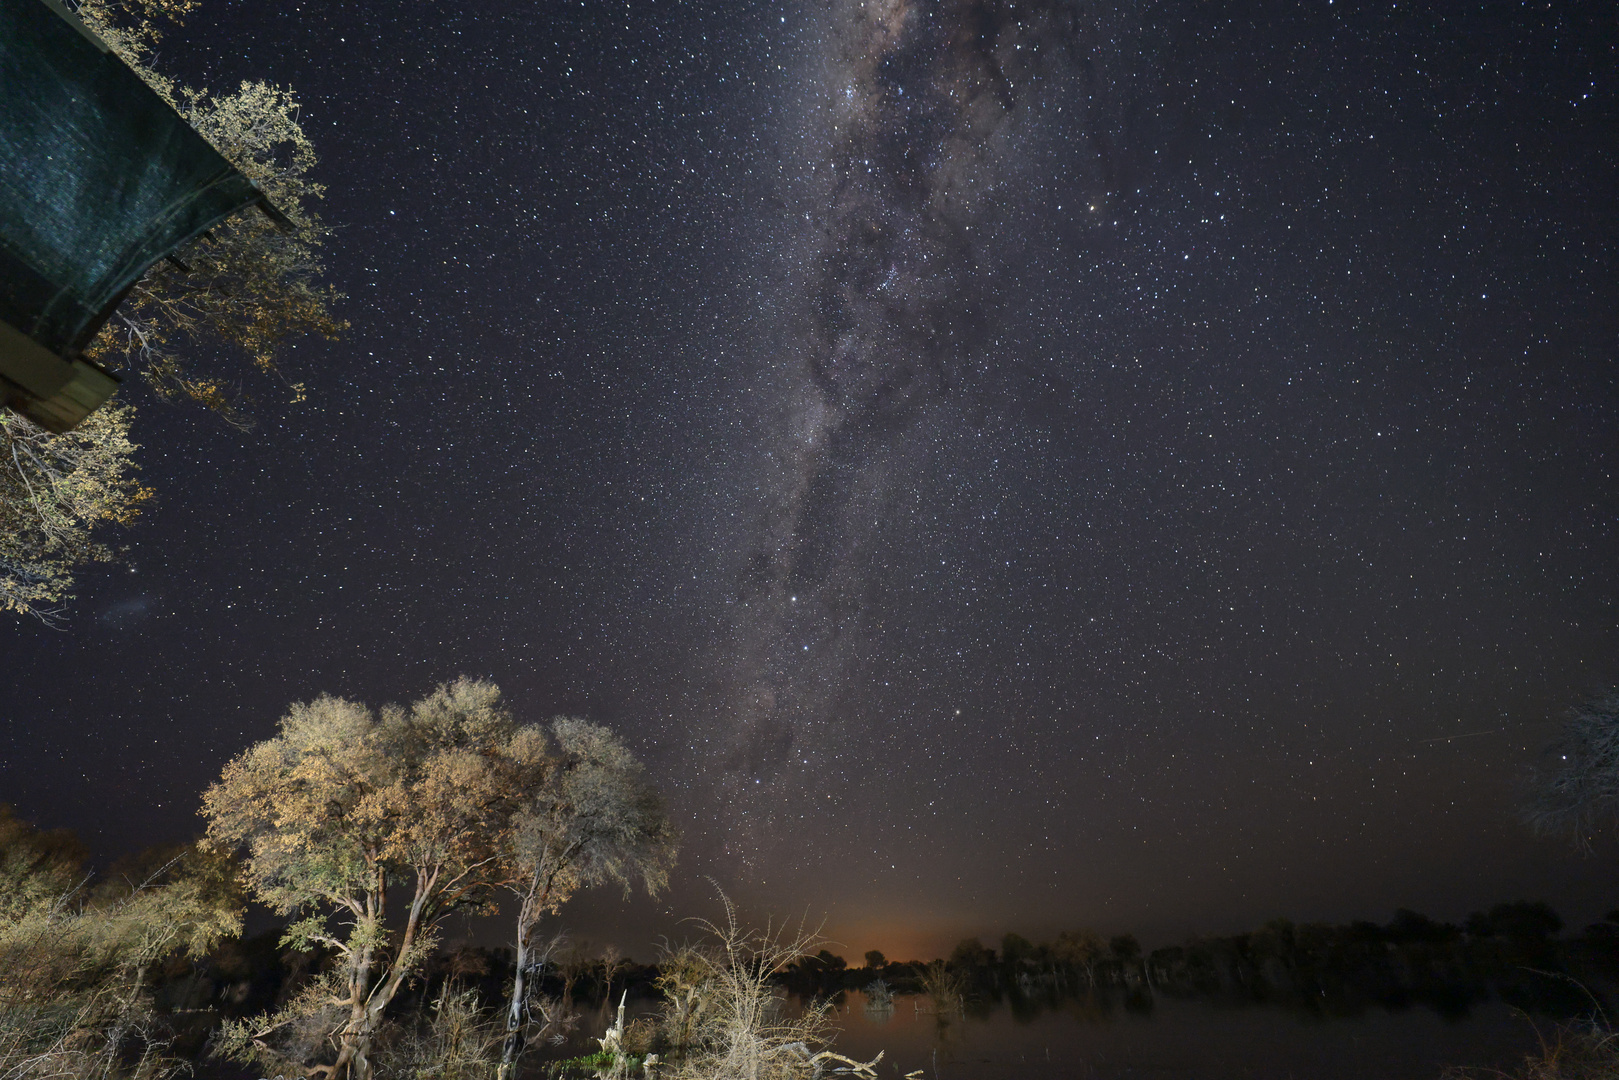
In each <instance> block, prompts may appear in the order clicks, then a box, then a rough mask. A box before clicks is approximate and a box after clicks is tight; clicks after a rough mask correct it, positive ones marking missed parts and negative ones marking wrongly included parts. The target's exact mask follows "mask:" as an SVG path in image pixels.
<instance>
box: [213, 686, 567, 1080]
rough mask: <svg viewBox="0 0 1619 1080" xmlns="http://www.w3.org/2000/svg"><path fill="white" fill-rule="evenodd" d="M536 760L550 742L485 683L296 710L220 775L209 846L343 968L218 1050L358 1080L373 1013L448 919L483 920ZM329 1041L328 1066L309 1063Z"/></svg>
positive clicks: (539, 768)
mask: <svg viewBox="0 0 1619 1080" xmlns="http://www.w3.org/2000/svg"><path fill="white" fill-rule="evenodd" d="M547 764H548V758H547V756H546V737H545V733H544V732H543V731H542V730H541V729H539V728H537V727H533V726H529V727H518V726H517V725H516V724H515V723H514V722H513V720H512V718H511V716H510V714H509V713H508V712H507V710H506V708H505V706H504V704H503V703H502V702H501V700H500V691H499V689H498V688H497V687H495V686H494V685H493V684H492V683H488V682H478V681H472V680H468V679H461V680H459V681H457V682H454V683H451V684H448V685H445V686H440V687H439V688H438V689H436V690H434V691H433V692H432V693H431V694H428V695H427V696H426V697H424V698H422V699H421V700H420V701H418V702H416V703H415V704H414V705H413V706H411V707H410V708H409V709H405V708H401V707H399V706H393V705H390V706H384V707H383V708H382V709H381V710H378V711H373V710H371V709H369V708H367V707H366V706H364V705H361V704H359V703H357V702H352V701H345V700H343V699H341V698H335V697H321V698H317V699H316V700H315V701H312V702H310V703H308V704H298V705H294V706H293V707H292V708H291V709H290V710H289V711H288V713H287V715H286V716H285V717H283V718H282V720H281V730H280V733H279V734H277V735H276V736H275V737H274V738H272V739H269V740H266V741H265V742H262V743H259V744H258V745H256V746H254V747H252V748H250V749H249V750H248V751H247V752H246V753H244V754H242V755H241V756H240V757H238V758H236V759H235V760H234V761H232V762H230V764H228V765H227V766H226V767H225V770H224V774H223V776H222V777H221V779H220V781H219V782H218V783H217V784H215V785H213V786H212V787H210V788H209V789H208V791H207V792H206V793H205V794H204V796H203V813H204V815H205V816H206V817H207V818H208V836H209V839H210V840H211V841H212V842H213V843H214V844H216V845H217V846H219V847H221V848H225V849H237V848H241V849H244V850H245V852H246V880H247V883H248V886H249V887H250V889H251V890H252V892H253V893H254V894H255V895H256V896H257V898H258V899H259V900H261V901H263V902H264V903H266V904H268V905H269V906H270V907H272V908H274V909H275V910H276V911H278V912H280V913H282V914H285V915H293V914H297V915H301V916H302V918H300V919H299V920H298V921H296V922H295V923H293V925H292V926H291V927H289V928H288V930H287V933H286V936H285V938H284V941H285V942H286V943H287V944H289V945H292V946H294V947H298V948H309V947H312V946H320V947H324V948H326V949H329V950H331V951H332V952H333V953H335V954H336V957H337V960H338V963H337V964H336V966H335V967H334V968H333V969H332V970H331V971H330V972H329V973H328V974H327V975H326V976H324V977H323V978H322V979H321V980H317V982H316V983H315V984H314V985H312V986H311V987H309V988H308V989H307V990H306V991H305V993H303V994H302V995H301V996H299V997H298V998H296V999H295V1000H294V1001H292V1002H291V1003H290V1004H289V1005H287V1006H286V1007H285V1008H283V1009H282V1010H280V1011H279V1012H277V1013H275V1014H272V1015H270V1016H265V1017H260V1018H257V1019H254V1020H250V1021H246V1022H242V1023H235V1024H230V1025H227V1027H226V1029H225V1032H224V1035H223V1037H222V1040H221V1049H222V1052H224V1053H226V1054H228V1055H231V1056H234V1057H236V1058H237V1059H239V1060H244V1061H245V1060H257V1061H260V1062H262V1063H264V1064H267V1065H270V1066H271V1067H274V1068H278V1069H283V1070H286V1069H293V1070H297V1071H301V1072H303V1073H305V1074H306V1075H309V1076H323V1077H327V1078H329V1080H339V1078H345V1077H354V1078H356V1080H367V1078H368V1077H370V1076H371V1074H372V1059H371V1053H372V1047H373V1044H374V1042H375V1040H376V1037H377V1035H378V1033H379V1031H380V1030H381V1027H382V1024H383V1013H384V1011H385V1010H386V1009H387V1007H388V1005H389V1003H390V1002H391V1001H393V999H394V997H395V996H396V995H397V993H398V991H399V989H400V987H401V986H402V985H403V984H404V982H405V980H406V979H407V978H409V977H410V975H411V974H412V972H414V971H416V970H418V968H419V967H420V965H421V963H422V961H423V960H424V959H426V958H427V957H428V956H429V955H431V953H432V951H433V948H434V946H435V944H436V942H437V931H438V929H439V927H440V926H441V925H442V923H443V921H444V920H445V919H446V918H448V917H449V916H450V915H451V914H452V913H455V912H479V911H483V912H487V911H490V910H492V909H493V899H494V892H495V889H496V888H497V887H498V886H500V885H502V884H504V883H505V882H506V881H508V880H509V879H510V877H511V870H510V857H509V851H510V848H511V839H512V838H511V828H512V816H513V814H514V812H515V811H516V810H517V808H518V807H519V806H520V805H521V801H522V797H523V796H524V794H525V793H527V792H529V791H531V790H533V789H534V788H535V787H536V786H537V785H538V784H539V783H540V782H541V780H542V779H543V775H544V771H545V768H546V766H547ZM396 898H397V899H400V900H402V901H403V903H402V905H401V907H400V908H399V909H396V908H395V906H394V905H395V901H396ZM328 1043H330V1045H333V1046H335V1048H336V1052H335V1058H334V1060H330V1061H322V1060H319V1059H321V1058H323V1057H327V1056H330V1055H329V1053H328V1050H327V1046H328Z"/></svg>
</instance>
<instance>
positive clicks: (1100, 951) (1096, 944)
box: [1054, 930, 1105, 989]
mask: <svg viewBox="0 0 1619 1080" xmlns="http://www.w3.org/2000/svg"><path fill="white" fill-rule="evenodd" d="M1054 951H1055V953H1056V958H1057V962H1058V963H1059V964H1063V965H1065V966H1067V967H1070V968H1079V969H1080V970H1082V971H1084V972H1085V981H1086V982H1088V983H1089V984H1090V985H1091V988H1092V989H1095V987H1096V965H1097V964H1098V963H1100V962H1101V960H1102V957H1103V955H1104V953H1105V949H1104V947H1103V945H1102V937H1101V935H1100V934H1098V933H1096V932H1095V931H1093V930H1064V931H1063V932H1062V933H1060V934H1058V935H1057V943H1056V945H1055V946H1054Z"/></svg>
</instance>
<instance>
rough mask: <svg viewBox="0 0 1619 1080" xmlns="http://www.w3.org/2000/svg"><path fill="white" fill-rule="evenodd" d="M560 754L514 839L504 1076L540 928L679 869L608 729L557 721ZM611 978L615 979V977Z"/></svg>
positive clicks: (644, 790)
mask: <svg viewBox="0 0 1619 1080" xmlns="http://www.w3.org/2000/svg"><path fill="white" fill-rule="evenodd" d="M551 733H552V734H553V735H554V736H555V739H556V748H555V751H554V752H553V754H552V759H551V761H550V763H549V765H548V767H547V768H545V769H544V770H543V773H542V776H541V778H540V780H539V782H538V783H537V784H536V785H535V786H534V787H533V788H532V789H531V790H530V791H529V792H528V793H527V794H526V795H525V798H524V800H523V803H522V806H521V808H520V809H519V810H518V812H517V815H516V817H515V818H514V820H513V828H512V831H511V847H510V857H511V870H512V873H511V877H510V880H509V882H508V888H510V890H511V891H512V892H513V893H515V894H516V896H517V900H518V908H517V958H516V959H517V972H516V974H515V975H514V976H513V983H512V994H511V998H510V1000H509V1002H508V1005H507V1011H506V1042H505V1046H504V1048H503V1049H502V1053H501V1075H502V1076H503V1077H504V1076H506V1075H509V1074H510V1073H511V1072H512V1071H513V1070H514V1069H515V1068H516V1065H517V1060H518V1057H519V1055H520V1054H521V1053H522V1050H523V1032H524V1029H525V1027H526V1025H527V1019H528V1018H527V1008H528V986H527V980H528V977H529V969H530V967H531V952H532V950H533V941H534V934H535V931H536V929H537V928H538V926H539V923H540V920H541V919H542V918H543V917H544V916H545V915H546V914H547V913H549V912H554V911H556V910H557V909H558V908H560V907H561V906H562V904H563V903H565V902H566V901H567V900H568V899H569V898H570V897H571V896H573V894H574V893H575V892H576V891H577V890H579V889H581V888H584V887H586V886H590V885H596V884H599V883H601V882H606V881H611V882H616V883H617V884H619V885H622V886H623V887H624V890H625V892H626V893H628V892H629V890H630V888H631V887H632V886H633V885H634V883H635V882H636V881H637V880H639V881H640V882H642V884H644V885H645V886H646V889H647V892H649V893H651V894H653V895H656V894H657V892H658V890H659V889H661V888H663V886H664V885H666V884H667V883H668V880H669V870H670V867H671V866H672V865H673V863H674V856H675V845H676V838H675V830H674V826H673V825H672V824H671V823H670V821H669V816H668V814H667V813H666V812H665V810H664V805H663V800H662V799H661V798H660V797H659V795H658V793H657V790H656V789H655V788H653V786H652V784H651V783H650V781H648V779H647V777H646V772H645V770H644V769H643V768H642V766H641V763H640V762H639V761H637V760H636V759H635V756H634V755H633V754H632V753H630V751H629V749H628V748H627V747H626V746H625V745H624V744H623V742H622V741H620V740H619V738H618V737H617V736H616V735H614V734H613V733H612V732H611V731H609V730H608V729H607V728H604V727H602V726H600V725H599V724H592V723H589V722H587V721H584V720H579V719H574V718H572V717H559V718H558V719H556V720H553V721H552V722H551ZM609 978H611V971H609Z"/></svg>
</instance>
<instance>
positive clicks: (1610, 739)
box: [1528, 689, 1619, 853]
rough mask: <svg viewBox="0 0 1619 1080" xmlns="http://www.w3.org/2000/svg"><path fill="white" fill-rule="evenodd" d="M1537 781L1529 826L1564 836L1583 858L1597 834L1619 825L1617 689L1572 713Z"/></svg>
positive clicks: (1602, 692)
mask: <svg viewBox="0 0 1619 1080" xmlns="http://www.w3.org/2000/svg"><path fill="white" fill-rule="evenodd" d="M1546 756H1547V758H1548V759H1549V760H1550V761H1551V767H1550V768H1549V769H1546V770H1543V771H1541V772H1539V773H1538V774H1537V775H1536V776H1535V782H1534V789H1533V795H1532V800H1531V803H1530V806H1529V810H1528V818H1529V822H1530V824H1531V825H1532V826H1534V828H1535V829H1536V830H1537V831H1539V832H1541V833H1546V834H1552V835H1557V834H1561V835H1564V836H1567V837H1568V838H1569V840H1570V841H1572V842H1573V844H1574V846H1575V847H1577V848H1579V849H1580V850H1582V851H1585V852H1587V853H1589V852H1590V850H1591V843H1592V840H1593V838H1594V836H1595V834H1596V833H1597V832H1599V831H1603V830H1606V829H1611V828H1613V827H1614V826H1616V825H1619V690H1613V689H1610V690H1603V691H1601V692H1600V693H1597V694H1595V695H1594V696H1592V697H1591V698H1590V699H1589V700H1587V701H1584V702H1582V703H1581V704H1579V705H1576V706H1575V707H1574V708H1572V709H1570V710H1569V711H1568V713H1567V715H1566V716H1565V718H1564V721H1563V728H1562V731H1561V732H1560V733H1559V735H1558V738H1557V741H1556V742H1554V743H1553V744H1552V746H1551V749H1550V751H1549V752H1548V753H1547V755H1546Z"/></svg>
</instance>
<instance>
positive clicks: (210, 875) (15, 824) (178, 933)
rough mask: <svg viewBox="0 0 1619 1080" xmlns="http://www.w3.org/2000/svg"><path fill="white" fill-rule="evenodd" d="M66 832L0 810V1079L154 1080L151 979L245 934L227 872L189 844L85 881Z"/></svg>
mask: <svg viewBox="0 0 1619 1080" xmlns="http://www.w3.org/2000/svg"><path fill="white" fill-rule="evenodd" d="M83 858H84V849H83V847H82V846H81V845H79V843H78V841H77V840H76V839H75V838H74V837H73V836H72V835H71V834H69V833H63V832H55V833H47V832H40V831H38V830H36V829H34V828H33V827H32V826H30V825H28V824H27V823H25V822H21V821H19V820H17V818H16V817H14V816H13V815H12V813H11V811H10V809H9V808H6V807H0V1075H4V1076H7V1077H30V1076H35V1077H46V1076H49V1077H73V1078H83V1080H90V1078H92V1077H95V1078H105V1077H107V1076H111V1075H114V1074H115V1073H116V1072H120V1071H123V1070H128V1072H129V1073H130V1074H131V1075H135V1076H141V1077H146V1078H150V1080H155V1078H158V1077H162V1076H166V1075H169V1074H172V1073H174V1072H177V1071H181V1069H182V1068H183V1065H182V1063H180V1062H178V1061H175V1060H173V1059H172V1058H170V1057H169V1056H168V1054H167V1047H168V1042H169V1038H168V1032H166V1031H165V1030H164V1029H163V1026H162V1024H161V1022H160V1019H159V1017H158V1015H157V1012H156V1010H155V1008H154V1006H153V1002H152V993H151V977H150V976H151V974H152V972H153V971H154V969H156V968H157V967H158V965H160V964H161V963H162V962H163V961H164V960H165V959H166V958H168V957H170V956H172V955H174V954H175V953H177V952H184V953H185V954H187V955H189V956H192V957H201V956H202V955H203V954H205V953H206V952H207V951H208V950H209V949H210V948H212V946H213V945H214V944H215V943H216V942H218V941H219V940H220V939H221V938H224V937H229V936H234V935H236V934H237V933H239V932H240V930H241V908H242V905H241V902H240V897H239V896H238V895H237V894H236V892H235V890H234V889H232V887H231V884H232V880H233V877H234V874H233V868H232V867H231V866H230V865H229V864H228V862H226V861H223V860H220V859H218V858H216V857H211V856H209V855H207V854H206V853H203V852H200V851H199V850H198V849H196V848H194V847H178V848H172V849H169V850H166V851H157V852H149V853H146V854H145V855H144V856H143V857H139V858H137V859H135V860H131V861H130V862H128V863H127V864H125V866H123V867H122V868H121V869H122V870H123V873H114V874H109V875H108V878H107V880H106V881H104V882H101V883H99V884H92V883H91V880H90V876H89V875H88V874H87V873H86V872H85V870H84V868H83Z"/></svg>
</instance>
